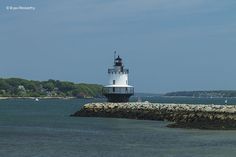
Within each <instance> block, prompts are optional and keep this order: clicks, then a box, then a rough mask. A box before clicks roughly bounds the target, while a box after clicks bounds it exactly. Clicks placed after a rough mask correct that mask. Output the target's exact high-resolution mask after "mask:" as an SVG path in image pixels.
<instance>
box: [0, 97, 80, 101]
mask: <svg viewBox="0 0 236 157" xmlns="http://www.w3.org/2000/svg"><path fill="white" fill-rule="evenodd" d="M36 98H37V99H79V98H77V97H0V100H6V99H36Z"/></svg>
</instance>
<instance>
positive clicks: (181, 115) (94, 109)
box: [71, 102, 236, 129]
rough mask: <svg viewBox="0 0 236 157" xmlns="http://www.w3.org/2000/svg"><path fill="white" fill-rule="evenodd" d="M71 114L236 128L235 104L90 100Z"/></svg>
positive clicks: (202, 127) (181, 124)
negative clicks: (98, 101)
mask: <svg viewBox="0 0 236 157" xmlns="http://www.w3.org/2000/svg"><path fill="white" fill-rule="evenodd" d="M71 116H80V117H111V118H130V119H142V120H160V121H169V122H173V123H170V124H168V127H176V128H198V129H236V106H234V105H204V104H167V103H147V102H130V103H89V104H85V105H84V106H83V107H82V108H81V109H80V110H79V111H77V112H76V113H74V114H73V115H71Z"/></svg>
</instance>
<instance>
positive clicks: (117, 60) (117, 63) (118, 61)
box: [115, 56, 123, 66]
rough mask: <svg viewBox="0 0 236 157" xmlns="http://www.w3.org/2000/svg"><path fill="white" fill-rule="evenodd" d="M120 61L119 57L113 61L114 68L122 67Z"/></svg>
mask: <svg viewBox="0 0 236 157" xmlns="http://www.w3.org/2000/svg"><path fill="white" fill-rule="evenodd" d="M122 65H123V64H122V59H121V58H120V56H118V57H117V58H116V59H115V66H122Z"/></svg>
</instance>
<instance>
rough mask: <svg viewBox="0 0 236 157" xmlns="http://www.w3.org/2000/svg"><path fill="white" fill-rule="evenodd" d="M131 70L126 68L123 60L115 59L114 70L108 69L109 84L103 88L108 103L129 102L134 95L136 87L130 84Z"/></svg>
mask: <svg viewBox="0 0 236 157" xmlns="http://www.w3.org/2000/svg"><path fill="white" fill-rule="evenodd" d="M128 74H129V70H128V69H125V68H124V65H123V63H122V59H121V58H120V56H119V55H118V57H116V56H115V57H114V66H113V68H109V69H108V76H109V84H108V85H107V86H104V87H103V90H102V93H103V95H104V96H106V97H107V99H108V102H128V101H129V98H130V96H131V95H133V94H134V87H133V86H130V85H129V84H128Z"/></svg>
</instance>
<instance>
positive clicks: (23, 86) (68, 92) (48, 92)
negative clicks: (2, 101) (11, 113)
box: [0, 78, 102, 98]
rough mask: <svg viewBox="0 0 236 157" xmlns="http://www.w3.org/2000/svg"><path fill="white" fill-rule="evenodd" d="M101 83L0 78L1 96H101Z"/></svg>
mask: <svg viewBox="0 0 236 157" xmlns="http://www.w3.org/2000/svg"><path fill="white" fill-rule="evenodd" d="M101 91H102V85H98V84H85V83H73V82H68V81H59V80H53V79H49V80H48V81H34V80H26V79H21V78H8V79H4V78H0V96H2V97H78V98H86V97H87V98H88V97H101V95H102V94H101Z"/></svg>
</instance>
